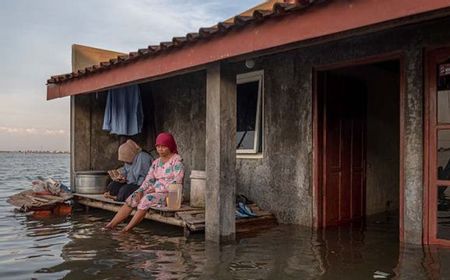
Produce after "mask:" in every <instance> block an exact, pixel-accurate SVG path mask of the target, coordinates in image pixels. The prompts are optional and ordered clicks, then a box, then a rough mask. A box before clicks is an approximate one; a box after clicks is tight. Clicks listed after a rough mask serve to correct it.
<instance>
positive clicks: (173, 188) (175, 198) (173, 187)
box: [167, 184, 183, 210]
mask: <svg viewBox="0 0 450 280" xmlns="http://www.w3.org/2000/svg"><path fill="white" fill-rule="evenodd" d="M182 187H183V185H181V184H170V185H169V187H168V190H169V193H168V194H167V208H169V209H172V210H177V209H180V208H181V199H182V192H181V190H182Z"/></svg>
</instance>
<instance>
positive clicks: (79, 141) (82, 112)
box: [74, 93, 120, 172]
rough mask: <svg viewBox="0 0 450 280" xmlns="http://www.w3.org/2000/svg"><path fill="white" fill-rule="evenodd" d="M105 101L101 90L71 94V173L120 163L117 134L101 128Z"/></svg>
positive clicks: (111, 166)
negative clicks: (72, 170) (72, 134)
mask: <svg viewBox="0 0 450 280" xmlns="http://www.w3.org/2000/svg"><path fill="white" fill-rule="evenodd" d="M105 104H106V94H104V93H99V94H89V95H78V96H75V114H74V117H75V122H74V124H75V128H74V130H75V134H74V156H75V162H74V164H75V172H76V171H85V170H109V169H112V168H115V167H118V166H119V165H120V163H119V161H118V160H117V148H118V147H119V137H118V136H115V135H110V134H109V133H108V132H106V131H103V130H102V129H101V128H102V125H103V114H104V110H105Z"/></svg>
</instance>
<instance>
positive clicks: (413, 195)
mask: <svg viewBox="0 0 450 280" xmlns="http://www.w3.org/2000/svg"><path fill="white" fill-rule="evenodd" d="M449 27H450V1H448V0H428V1H422V0H396V1H373V0H359V1H347V0H321V1H315V0H307V1H267V2H265V3H262V4H261V5H259V6H257V7H254V8H252V9H250V10H248V11H246V12H244V13H242V14H240V15H238V16H236V17H234V18H232V19H230V20H226V21H224V22H219V23H218V24H217V25H214V26H212V27H204V28H200V29H199V30H198V32H194V33H188V34H186V36H184V37H174V38H173V39H172V40H171V41H168V42H162V43H160V44H159V45H155V46H148V47H146V48H143V49H139V50H137V51H136V52H131V53H129V54H118V53H114V52H109V53H102V51H101V50H99V52H98V56H95V55H94V58H93V59H94V60H95V59H97V60H98V61H102V62H101V63H99V64H95V65H89V62H92V60H89V58H85V61H84V62H79V63H78V65H83V67H81V68H80V69H73V72H72V73H69V74H62V75H56V76H53V77H51V78H50V79H49V80H48V81H47V99H49V100H50V99H55V98H63V97H69V98H70V103H71V172H72V174H75V173H76V172H77V171H83V170H108V169H111V168H114V167H115V166H117V164H118V162H117V159H116V157H117V148H118V146H119V145H120V143H122V142H123V141H124V139H126V137H124V136H117V135H113V134H110V133H109V132H107V131H104V130H102V124H103V121H104V112H105V106H106V102H107V95H108V91H109V90H111V89H117V88H124V87H128V86H131V85H132V86H136V85H137V86H138V88H139V91H140V98H141V102H142V108H143V112H142V113H143V124H142V130H141V132H140V133H138V134H136V135H134V136H132V138H133V139H134V140H135V141H136V142H138V143H140V144H141V145H142V146H143V147H153V146H154V143H153V141H154V139H155V137H156V134H157V133H158V132H160V131H170V132H172V133H173V134H174V135H175V138H176V139H177V142H178V144H179V150H180V154H181V156H182V157H183V158H184V163H185V165H186V167H187V170H188V172H187V174H189V171H191V170H205V171H206V193H205V202H206V207H205V208H206V214H205V215H206V216H205V217H206V218H205V222H206V232H205V238H206V239H207V240H212V241H219V240H223V239H230V238H231V239H233V238H234V235H235V213H234V209H235V205H234V204H235V194H238V193H239V194H244V195H245V196H247V197H249V198H250V199H251V200H253V201H255V202H256V203H257V204H258V205H259V206H260V207H261V208H263V209H265V210H268V211H270V212H271V213H273V214H274V215H275V216H276V218H277V220H278V222H280V223H288V224H299V225H304V226H308V227H314V228H327V227H330V226H335V225H340V224H345V223H350V222H352V221H355V220H361V219H365V218H366V217H368V216H371V215H373V214H377V213H380V212H390V213H394V217H395V218H396V219H398V232H399V235H398V239H399V241H401V242H405V243H413V244H422V243H423V244H441V245H450V190H449V188H448V186H450V175H449V174H450V162H449V159H450V152H449V151H450V32H448V30H449ZM103 60H104V61H103ZM83 63H84V64H83ZM189 186H190V180H189V176H186V180H185V188H186V189H189ZM75 191H76V190H75Z"/></svg>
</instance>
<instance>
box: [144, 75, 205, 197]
mask: <svg viewBox="0 0 450 280" xmlns="http://www.w3.org/2000/svg"><path fill="white" fill-rule="evenodd" d="M141 88H142V93H143V97H144V98H146V99H151V100H152V102H153V108H155V109H154V110H153V112H152V113H153V116H152V117H149V119H150V118H151V121H152V124H151V125H150V124H149V130H150V127H151V126H153V128H154V131H155V132H156V135H157V133H159V132H162V131H170V132H171V133H172V134H173V135H174V137H175V140H176V141H177V145H178V150H179V153H180V155H181V157H182V158H183V162H184V164H185V167H186V175H185V179H184V198H185V200H188V199H189V193H190V179H189V176H190V173H191V172H190V171H191V170H205V135H206V124H205V117H206V105H205V102H206V72H204V71H200V72H196V73H191V74H188V75H183V76H177V77H173V78H168V79H164V80H160V81H155V82H151V83H147V84H144V85H142V87H141ZM148 139H149V140H151V141H152V144H151V145H153V143H154V142H153V141H154V139H155V137H154V136H151V135H150V134H149V136H148Z"/></svg>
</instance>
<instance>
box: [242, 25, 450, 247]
mask: <svg viewBox="0 0 450 280" xmlns="http://www.w3.org/2000/svg"><path fill="white" fill-rule="evenodd" d="M449 24H450V20H448V19H447V20H436V21H434V22H427V23H423V24H420V25H419V26H417V25H410V26H407V27H402V28H396V29H392V30H388V31H382V32H377V33H374V34H370V35H364V36H355V37H352V38H348V39H343V40H338V41H334V42H330V43H326V44H320V45H315V46H309V47H304V48H299V49H297V50H292V51H288V52H285V53H281V54H275V55H270V56H265V57H261V58H258V59H255V62H256V68H257V69H255V70H258V69H264V71H265V92H264V116H265V117H264V124H263V126H264V142H265V143H264V151H263V158H262V159H239V160H238V163H237V165H238V191H239V192H242V193H244V194H246V195H248V196H249V197H250V198H252V199H254V200H255V201H256V202H257V203H259V204H261V206H262V207H264V208H266V209H268V210H270V211H272V212H274V213H275V214H276V215H277V217H278V218H279V220H280V221H281V222H286V223H298V224H303V225H307V226H311V225H312V223H313V218H314V217H313V205H314V201H313V196H312V192H313V189H312V125H311V124H312V119H311V117H312V106H311V102H312V92H313V84H312V71H313V66H319V65H330V64H335V63H342V62H349V61H354V60H358V59H366V58H367V57H373V56H376V55H381V54H386V53H394V52H400V53H401V54H402V56H403V58H404V65H403V68H402V69H401V71H404V72H405V77H406V79H405V81H404V84H403V87H404V90H405V100H404V102H405V106H406V107H405V111H404V118H405V122H404V123H403V125H404V128H405V135H404V138H403V139H402V141H403V148H404V175H405V180H404V181H403V183H404V188H405V191H404V194H405V203H404V209H403V211H404V214H405V216H404V219H405V220H404V222H405V223H404V230H405V240H407V241H408V242H412V243H420V242H421V238H422V207H423V200H422V199H423V198H422V193H423V87H424V80H423V49H424V47H426V46H430V45H439V44H443V43H447V44H448V43H450V34H449V33H448V32H447V31H446V28H445V26H449ZM242 64H243V62H242V63H241V64H240V65H242ZM236 67H237V66H236ZM252 70H253V69H252ZM242 71H244V68H243V67H242V68H241V71H240V72H242ZM246 71H248V72H249V70H246ZM385 121H388V120H385Z"/></svg>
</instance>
